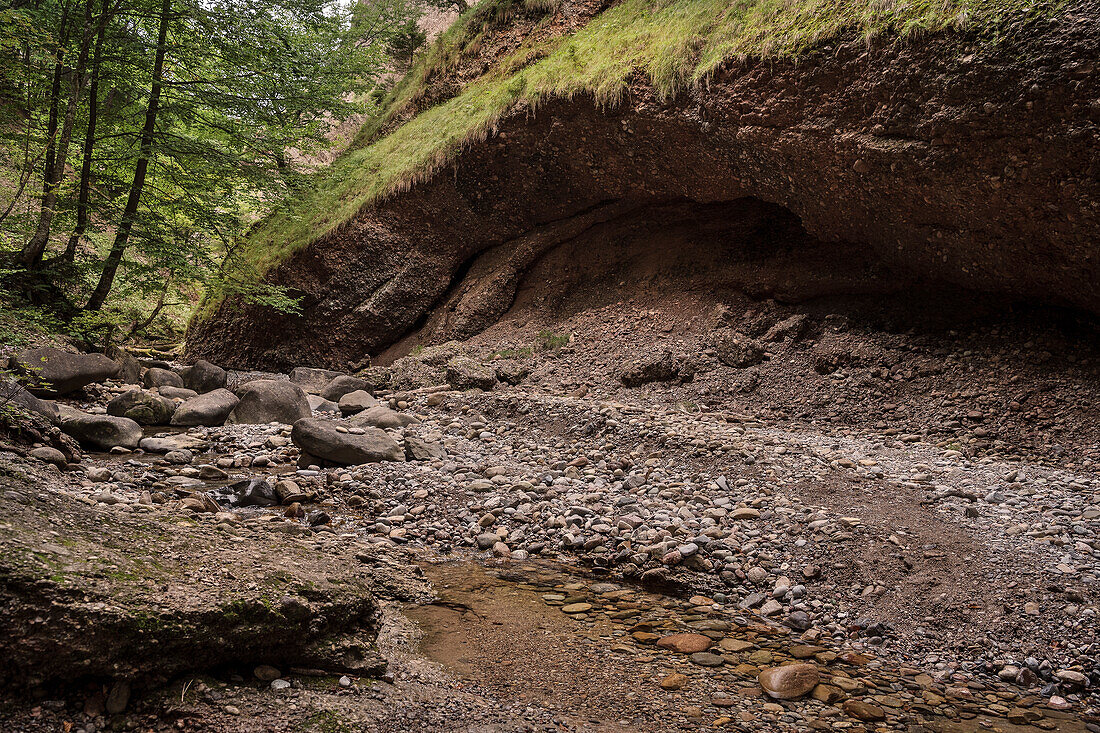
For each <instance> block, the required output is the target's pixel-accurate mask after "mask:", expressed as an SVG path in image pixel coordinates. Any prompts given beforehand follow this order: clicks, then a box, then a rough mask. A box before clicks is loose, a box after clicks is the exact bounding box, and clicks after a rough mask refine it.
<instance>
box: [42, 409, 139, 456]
mask: <svg viewBox="0 0 1100 733" xmlns="http://www.w3.org/2000/svg"><path fill="white" fill-rule="evenodd" d="M61 429H62V430H63V431H64V432H65V433H67V434H68V435H71V436H72V437H74V438H76V439H77V440H78V441H79V442H80V443H81V444H82V445H84V446H87V447H90V448H99V449H100V450H111V449H112V448H115V447H117V446H121V447H123V448H131V449H133V448H137V447H138V443H139V442H141V436H142V432H141V426H140V425H138V424H137V423H136V422H134V421H133V420H131V419H130V418H128V417H115V416H114V415H89V414H88V413H86V412H80V411H79V410H72V409H68V410H65V411H64V412H63V415H62V419H61Z"/></svg>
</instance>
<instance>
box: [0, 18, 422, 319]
mask: <svg viewBox="0 0 1100 733" xmlns="http://www.w3.org/2000/svg"><path fill="white" fill-rule="evenodd" d="M3 2H4V0H0V4H2V3H3ZM8 2H11V0H8ZM417 2H418V0H375V1H374V2H370V3H348V2H347V0H33V1H30V2H20V3H19V4H18V5H17V6H14V5H13V6H12V7H9V8H7V9H4V8H2V7H0V21H4V22H2V23H0V73H3V74H4V77H3V78H0V96H2V97H4V98H12V99H18V100H19V102H18V105H17V106H18V107H20V108H22V109H23V110H25V119H19V118H18V117H17V119H16V123H17V124H15V125H11V126H6V127H4V128H0V173H2V172H3V170H4V167H3V159H4V158H5V157H6V158H7V160H10V161H13V162H14V161H17V160H19V159H20V158H21V159H22V162H21V163H20V164H19V166H18V167H19V170H20V178H21V181H22V185H18V186H17V185H13V186H11V187H10V188H3V187H2V186H0V194H2V195H7V192H8V191H14V195H13V197H12V199H11V200H10V206H8V207H6V208H8V209H9V212H14V213H12V216H11V217H10V218H7V217H6V216H0V255H2V254H3V251H2V250H3V249H5V248H6V249H7V250H8V251H9V252H10V251H13V249H14V251H15V257H14V261H16V262H17V263H18V264H19V265H20V266H21V267H22V268H24V269H25V270H26V271H30V270H34V271H35V275H34V277H30V274H29V272H26V273H24V274H23V275H20V274H19V273H18V272H16V273H15V275H9V276H8V277H7V281H8V282H9V283H10V282H11V278H12V277H15V278H20V277H22V278H23V279H24V280H25V281H26V282H34V283H39V284H41V283H44V282H49V281H52V282H53V283H54V285H53V286H51V287H53V288H54V290H52V291H50V292H51V294H50V295H49V296H48V297H47V298H45V300H49V301H51V302H52V301H53V300H56V298H54V295H53V294H54V293H60V290H58V288H60V289H61V290H63V291H64V293H65V296H64V297H65V299H67V300H71V301H72V302H86V303H87V305H86V308H87V309H89V310H91V311H97V310H101V309H104V308H105V307H107V306H109V304H110V303H111V302H116V303H117V302H118V301H119V300H121V299H124V298H131V299H137V300H138V301H139V302H145V299H146V298H148V299H152V300H155V301H156V302H158V303H161V304H163V303H164V302H166V301H172V300H173V299H172V298H166V297H162V296H163V293H164V290H165V287H164V286H165V283H166V282H169V281H170V282H171V283H172V287H173V288H176V289H183V290H186V289H188V288H191V287H192V286H193V285H194V284H201V283H203V282H206V281H208V280H211V279H213V280H216V281H219V282H220V281H221V279H222V278H224V277H225V275H224V273H221V272H220V271H219V268H218V266H217V263H218V262H220V261H221V260H222V258H223V256H224V254H225V252H226V251H228V250H229V249H230V248H232V247H234V246H235V244H236V242H237V240H238V239H239V238H240V237H241V236H243V235H244V233H245V232H246V231H247V229H248V228H249V227H250V226H251V225H252V224H253V223H254V222H255V221H256V220H258V219H259V218H260V217H262V216H263V215H264V214H265V212H267V211H268V210H270V208H271V207H272V206H273V205H277V202H278V201H279V200H280V198H281V197H282V196H284V195H286V194H287V193H288V192H289V191H291V190H292V189H294V188H296V187H298V186H300V185H303V184H304V182H305V179H306V177H305V175H304V174H306V173H308V171H309V168H310V167H311V166H313V165H316V163H315V159H314V158H313V155H314V153H316V152H317V151H319V150H323V149H325V148H327V147H330V146H331V144H332V143H331V140H330V139H329V134H330V131H331V130H332V129H333V128H334V127H335V125H337V124H338V123H339V122H340V121H342V120H344V119H347V118H348V117H349V116H351V115H353V114H358V113H362V112H364V111H367V110H368V109H369V106H370V104H372V101H371V100H372V99H377V96H378V95H376V94H370V92H371V91H372V90H373V89H375V88H376V87H377V86H378V85H379V84H380V83H382V80H383V79H384V77H385V75H386V74H387V73H388V72H389V71H390V69H392V68H393V63H392V59H393V58H394V57H395V56H396V55H399V54H407V53H409V52H410V51H409V49H410V48H411V47H413V46H415V45H416V44H417V42H418V41H417V38H416V31H415V22H414V21H415V18H417V17H419V13H420V9H419V8H420V6H419V5H418V4H417ZM29 28H34V29H39V30H38V31H36V32H37V33H38V34H39V35H35V34H33V33H30V34H28V33H27V32H26V31H27V29H29ZM0 109H7V108H6V107H3V106H2V105H0ZM0 113H2V112H0ZM16 129H18V130H19V133H20V137H18V138H17V137H16V135H14V134H12V132H13V130H16ZM80 132H83V139H82V140H79V142H77V140H74V138H76V139H79V137H80ZM20 145H21V146H22V147H20ZM70 148H72V149H70ZM13 168H15V166H14V165H13ZM70 171H72V172H77V171H78V173H75V174H70V173H69V172H70ZM32 180H39V181H40V182H41V184H42V185H41V197H40V198H39V199H38V200H36V201H35V202H34V205H33V206H31V202H30V200H29V198H28V197H27V196H26V195H24V193H23V189H24V188H25V187H27V186H29V184H30V182H31V181H32ZM28 190H34V187H33V186H30V187H29V189H28ZM21 200H22V202H23V203H22V204H20V208H17V207H16V203H17V202H20V201H21ZM3 208H5V207H3V206H0V213H2V209H3ZM32 208H33V212H32V210H31V209H32ZM62 233H63V234H64V235H65V237H64V238H58V237H57V236H56V235H57V234H62ZM55 242H56V250H54V252H55V255H56V256H52V257H51V256H50V252H51V249H53V248H54V246H55V244H54V243H55ZM13 245H14V247H13ZM40 286H41V285H35V287H40ZM250 297H256V298H274V300H275V301H276V302H280V303H282V304H284V305H285V304H286V303H285V299H280V296H279V294H278V293H263V292H256V293H252V294H251V295H250ZM111 307H114V306H111ZM140 320H144V319H140Z"/></svg>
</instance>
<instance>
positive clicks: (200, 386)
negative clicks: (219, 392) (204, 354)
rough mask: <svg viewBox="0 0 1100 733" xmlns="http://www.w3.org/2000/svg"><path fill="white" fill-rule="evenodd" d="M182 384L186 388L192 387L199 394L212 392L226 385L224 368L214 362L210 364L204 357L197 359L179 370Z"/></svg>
mask: <svg viewBox="0 0 1100 733" xmlns="http://www.w3.org/2000/svg"><path fill="white" fill-rule="evenodd" d="M180 376H181V377H183V384H184V386H185V387H187V388H188V389H193V390H195V391H196V392H198V393H199V394H205V393H207V392H213V391H214V390H216V389H222V388H223V387H225V385H226V373H225V370H224V369H222V368H221V367H220V366H218V365H216V364H211V363H210V362H208V361H206V360H205V359H199V360H198V361H196V362H195V363H194V364H192V365H191V366H189V367H184V368H183V369H181V370H180Z"/></svg>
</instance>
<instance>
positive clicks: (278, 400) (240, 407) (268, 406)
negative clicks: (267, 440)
mask: <svg viewBox="0 0 1100 733" xmlns="http://www.w3.org/2000/svg"><path fill="white" fill-rule="evenodd" d="M238 396H239V397H240V402H238V403H237V406H236V407H234V408H233V411H232V412H231V413H229V418H228V419H227V420H226V423H228V424H230V425H263V424H264V423H269V422H280V423H285V424H287V425H293V424H294V423H296V422H298V421H299V420H301V419H302V418H303V417H309V416H310V415H311V414H312V411H311V410H310V409H309V400H308V399H306V393H305V392H303V391H302V388H301V387H299V386H298V385H296V384H294V383H293V382H282V381H276V380H274V379H259V380H256V381H255V382H249V383H248V384H246V385H245V386H244V387H243V388H242V389H241V391H240V394H239V395H238Z"/></svg>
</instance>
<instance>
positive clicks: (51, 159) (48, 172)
mask: <svg viewBox="0 0 1100 733" xmlns="http://www.w3.org/2000/svg"><path fill="white" fill-rule="evenodd" d="M68 45H69V5H68V4H67V3H66V4H65V5H64V6H63V7H62V11H61V27H60V28H59V30H58V43H57V62H56V63H55V64H54V68H53V83H52V84H51V85H50V117H49V121H48V122H47V123H46V161H45V165H44V166H43V171H42V214H41V216H40V217H39V220H38V228H37V229H36V230H35V232H34V235H33V236H32V237H31V238H30V241H28V242H27V243H26V244H25V245H24V246H23V250H22V251H21V252H20V253H19V261H20V263H21V264H22V265H23V266H24V267H26V268H27V269H31V268H33V267H36V266H37V265H38V263H39V262H41V261H42V253H43V252H45V251H46V244H47V243H48V242H49V240H50V220H52V218H53V207H54V205H55V204H56V203H57V188H56V186H54V181H53V174H54V170H56V168H57V123H58V117H59V116H60V113H61V81H62V78H63V77H64V75H65V50H66V47H67V46H68ZM47 211H48V212H50V214H49V220H47V218H46V212H47Z"/></svg>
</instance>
